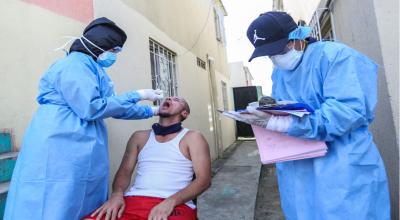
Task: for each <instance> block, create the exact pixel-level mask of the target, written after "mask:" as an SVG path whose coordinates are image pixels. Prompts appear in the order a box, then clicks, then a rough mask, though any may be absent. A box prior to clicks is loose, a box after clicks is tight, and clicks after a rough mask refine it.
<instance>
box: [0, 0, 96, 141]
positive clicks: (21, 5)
mask: <svg viewBox="0 0 400 220" xmlns="http://www.w3.org/2000/svg"><path fill="white" fill-rule="evenodd" d="M86 3H87V2H82V4H86ZM44 6H45V5H41V4H33V3H30V2H25V1H19V0H14V1H11V0H4V1H0V27H1V34H0V41H1V42H3V43H2V45H1V49H2V51H3V52H2V53H0V60H1V62H0V83H1V84H0V85H1V86H0V106H1V107H0V115H1V117H0V128H12V129H13V131H14V135H15V137H16V138H15V140H16V146H17V147H20V145H21V139H22V136H23V134H24V131H25V128H26V127H27V125H28V124H29V122H30V120H31V118H32V115H33V113H34V112H35V110H36V108H37V106H38V105H37V102H36V100H35V99H36V96H37V94H38V89H37V88H38V84H39V79H40V77H41V75H42V74H43V73H44V72H45V71H46V70H47V68H48V67H49V66H50V65H51V64H52V63H53V62H54V61H55V60H56V59H58V58H61V57H63V56H64V52H62V51H58V52H54V51H53V49H54V48H57V47H59V46H60V45H62V44H63V43H64V42H65V41H66V39H63V38H62V36H65V35H75V36H79V35H81V33H82V30H83V28H84V27H85V24H84V23H82V22H81V21H80V20H79V19H77V18H74V17H67V16H64V15H60V14H59V13H56V12H54V11H52V10H49V9H46V7H44ZM78 6H79V4H78ZM78 8H79V7H78ZM87 13H90V12H87Z"/></svg>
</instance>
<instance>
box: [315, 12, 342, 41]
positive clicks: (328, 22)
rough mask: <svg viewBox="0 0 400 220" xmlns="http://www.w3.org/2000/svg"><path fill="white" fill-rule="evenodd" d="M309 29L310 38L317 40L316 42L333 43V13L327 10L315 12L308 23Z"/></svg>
mask: <svg viewBox="0 0 400 220" xmlns="http://www.w3.org/2000/svg"><path fill="white" fill-rule="evenodd" d="M310 27H311V28H312V32H311V36H313V37H315V38H317V40H332V41H334V40H335V38H336V36H335V27H334V23H333V13H332V11H330V10H329V9H328V8H320V9H317V10H315V12H314V14H313V16H312V18H311V21H310Z"/></svg>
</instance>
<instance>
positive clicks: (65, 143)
mask: <svg viewBox="0 0 400 220" xmlns="http://www.w3.org/2000/svg"><path fill="white" fill-rule="evenodd" d="M39 90H40V94H39V96H38V98H37V101H38V102H39V104H40V106H39V108H38V110H37V112H36V113H35V115H34V117H33V119H32V121H31V123H30V125H29V127H28V128H27V130H26V133H25V136H24V140H23V144H22V148H21V151H20V153H19V156H18V159H17V164H16V167H15V170H14V173H13V177H12V181H11V185H10V191H9V193H8V198H7V205H6V210H5V216H4V219H6V220H10V219H13V220H22V219H34V220H41V219H46V220H47V219H48V220H63V219H65V220H67V219H68V220H71V219H72V220H75V219H80V218H82V217H83V216H84V215H87V214H89V213H91V212H92V211H94V210H95V209H96V208H98V207H99V206H100V205H102V204H103V203H104V202H105V201H106V199H107V192H108V178H109V161H108V147H107V141H108V140H107V130H106V125H105V123H104V121H103V119H105V118H108V117H114V118H120V119H142V118H148V117H151V116H152V115H153V113H152V110H151V107H149V106H139V105H136V104H135V103H136V102H138V101H139V95H138V94H137V93H136V92H130V93H126V94H124V95H121V96H116V95H114V91H113V84H112V81H111V80H110V78H109V77H108V75H107V74H106V73H105V71H104V70H103V69H102V68H101V67H100V66H99V65H98V64H97V63H96V62H95V61H94V60H93V59H92V58H91V57H90V56H88V55H86V54H83V53H80V52H73V53H71V54H70V55H68V56H67V57H65V58H64V59H61V60H59V61H57V62H56V63H55V64H53V65H52V66H51V67H50V69H49V70H48V71H47V72H46V73H45V74H44V76H43V77H42V79H41V80H40V85H39Z"/></svg>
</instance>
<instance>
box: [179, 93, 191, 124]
mask: <svg viewBox="0 0 400 220" xmlns="http://www.w3.org/2000/svg"><path fill="white" fill-rule="evenodd" d="M182 101H183V110H185V111H186V112H187V113H188V114H190V107H189V104H188V102H187V101H186V99H184V98H182ZM186 118H187V117H186ZM186 118H183V117H182V120H181V121H184V120H185V119H186Z"/></svg>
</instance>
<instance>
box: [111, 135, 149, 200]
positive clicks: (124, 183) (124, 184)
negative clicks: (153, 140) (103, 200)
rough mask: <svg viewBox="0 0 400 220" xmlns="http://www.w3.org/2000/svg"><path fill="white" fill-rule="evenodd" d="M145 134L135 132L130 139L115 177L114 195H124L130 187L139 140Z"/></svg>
mask: <svg viewBox="0 0 400 220" xmlns="http://www.w3.org/2000/svg"><path fill="white" fill-rule="evenodd" d="M143 133H144V132H143V131H139V132H135V133H133V134H132V136H131V137H130V138H129V141H128V143H127V145H126V149H125V153H124V156H123V158H122V161H121V164H120V166H119V168H118V171H117V173H116V174H115V177H114V181H113V185H112V194H123V193H124V192H125V190H126V189H127V188H128V187H129V184H130V182H131V178H132V174H133V170H134V169H135V166H136V162H137V156H138V152H139V147H138V140H140V138H142V136H144V135H143Z"/></svg>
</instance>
